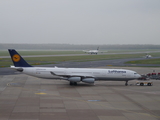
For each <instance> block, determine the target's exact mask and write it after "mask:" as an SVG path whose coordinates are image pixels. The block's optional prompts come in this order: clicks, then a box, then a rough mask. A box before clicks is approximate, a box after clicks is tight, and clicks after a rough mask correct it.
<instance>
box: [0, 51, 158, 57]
mask: <svg viewBox="0 0 160 120" xmlns="http://www.w3.org/2000/svg"><path fill="white" fill-rule="evenodd" d="M157 52H160V51H145V52H144V51H143V52H120V53H108V52H105V53H103V52H102V53H101V52H99V53H98V55H116V54H141V53H144V54H146V53H147V54H148V53H157ZM85 55H86V56H87V55H91V54H87V53H84V54H62V55H22V57H24V58H27V57H54V56H85ZM0 58H10V56H0Z"/></svg>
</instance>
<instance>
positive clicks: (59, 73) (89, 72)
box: [8, 49, 140, 86]
mask: <svg viewBox="0 0 160 120" xmlns="http://www.w3.org/2000/svg"><path fill="white" fill-rule="evenodd" d="M8 51H9V53H10V56H11V59H12V61H13V63H14V66H11V68H13V69H16V70H17V71H19V72H22V73H25V74H27V75H31V76H35V77H39V78H48V79H62V80H67V81H69V82H70V85H77V82H85V83H94V82H95V81H97V80H104V81H126V83H125V85H126V86H127V85H128V81H129V80H134V79H137V78H139V77H140V75H139V74H137V73H136V72H135V71H132V70H126V69H92V68H90V69H89V68H58V67H33V66H31V65H29V64H28V63H27V62H26V61H25V60H24V59H23V58H22V57H21V56H20V55H19V54H18V52H17V51H16V50H14V49H8Z"/></svg>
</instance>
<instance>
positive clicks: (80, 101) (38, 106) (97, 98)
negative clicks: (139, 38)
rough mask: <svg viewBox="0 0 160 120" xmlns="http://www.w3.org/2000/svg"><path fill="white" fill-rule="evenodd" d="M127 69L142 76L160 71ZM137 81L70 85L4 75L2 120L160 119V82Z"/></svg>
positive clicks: (0, 85) (0, 81)
mask: <svg viewBox="0 0 160 120" xmlns="http://www.w3.org/2000/svg"><path fill="white" fill-rule="evenodd" d="M103 68H105V66H104V67H103ZM107 68H108V67H107ZM109 68H113V67H109ZM116 68H123V67H116ZM125 69H131V70H135V71H137V72H138V73H140V74H143V73H148V72H150V71H153V70H155V71H157V72H158V71H159V68H151V67H149V68H142V67H127V68H126V67H125ZM135 82H136V80H133V81H129V86H125V85H124V82H112V81H108V82H107V81H101V82H98V81H97V82H96V83H95V85H90V84H86V83H79V84H78V85H77V86H70V85H69V83H68V81H63V80H48V79H40V78H35V77H31V76H27V75H24V74H18V73H15V74H11V75H0V120H53V119H54V120H107V119H109V120H139V119H145V120H160V92H159V91H160V88H159V86H160V81H156V80H153V86H136V85H135Z"/></svg>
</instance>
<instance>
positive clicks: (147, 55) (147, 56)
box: [144, 54, 152, 59]
mask: <svg viewBox="0 0 160 120" xmlns="http://www.w3.org/2000/svg"><path fill="white" fill-rule="evenodd" d="M144 57H145V58H147V59H148V58H152V56H151V55H149V54H146V56H144Z"/></svg>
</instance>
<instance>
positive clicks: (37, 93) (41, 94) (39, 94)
mask: <svg viewBox="0 0 160 120" xmlns="http://www.w3.org/2000/svg"><path fill="white" fill-rule="evenodd" d="M35 94H37V95H45V94H47V93H35Z"/></svg>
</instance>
